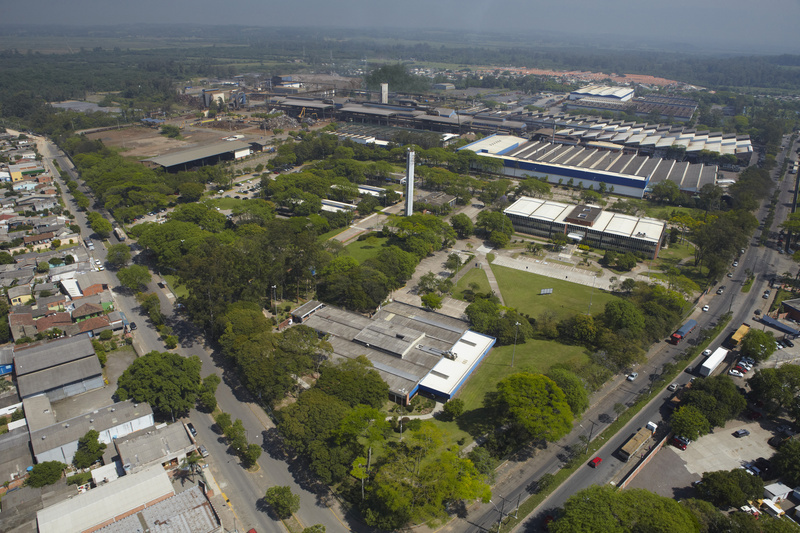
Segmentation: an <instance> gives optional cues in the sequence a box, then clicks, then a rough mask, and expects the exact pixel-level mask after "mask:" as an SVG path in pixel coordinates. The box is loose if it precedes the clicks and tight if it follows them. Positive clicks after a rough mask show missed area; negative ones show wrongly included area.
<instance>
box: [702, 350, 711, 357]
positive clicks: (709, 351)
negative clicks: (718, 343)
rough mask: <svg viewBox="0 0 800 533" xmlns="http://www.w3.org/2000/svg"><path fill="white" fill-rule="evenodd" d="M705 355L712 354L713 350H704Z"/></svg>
mask: <svg viewBox="0 0 800 533" xmlns="http://www.w3.org/2000/svg"><path fill="white" fill-rule="evenodd" d="M703 355H706V356H708V355H711V350H703Z"/></svg>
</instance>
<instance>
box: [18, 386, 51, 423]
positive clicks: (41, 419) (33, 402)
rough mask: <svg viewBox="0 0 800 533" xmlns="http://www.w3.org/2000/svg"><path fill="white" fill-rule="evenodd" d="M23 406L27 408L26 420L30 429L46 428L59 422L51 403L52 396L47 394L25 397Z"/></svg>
mask: <svg viewBox="0 0 800 533" xmlns="http://www.w3.org/2000/svg"><path fill="white" fill-rule="evenodd" d="M22 407H23V409H25V420H27V422H28V429H29V430H30V431H36V430H38V429H42V428H46V427H47V426H52V425H53V424H55V423H56V422H57V420H56V412H55V410H54V409H53V407H52V406H51V405H50V398H48V397H47V395H45V394H40V395H38V396H31V397H30V398H23V400H22Z"/></svg>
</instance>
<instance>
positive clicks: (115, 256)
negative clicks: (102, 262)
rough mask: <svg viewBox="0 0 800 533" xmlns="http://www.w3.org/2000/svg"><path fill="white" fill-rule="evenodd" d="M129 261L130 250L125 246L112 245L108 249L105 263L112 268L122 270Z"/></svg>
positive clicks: (121, 244)
mask: <svg viewBox="0 0 800 533" xmlns="http://www.w3.org/2000/svg"><path fill="white" fill-rule="evenodd" d="M130 260H131V249H130V248H129V247H128V245H127V244H124V243H119V244H112V245H111V246H109V248H108V253H107V254H106V261H107V262H108V263H109V264H110V265H111V266H113V267H116V268H122V267H124V266H125V265H127V264H128V262H129V261H130Z"/></svg>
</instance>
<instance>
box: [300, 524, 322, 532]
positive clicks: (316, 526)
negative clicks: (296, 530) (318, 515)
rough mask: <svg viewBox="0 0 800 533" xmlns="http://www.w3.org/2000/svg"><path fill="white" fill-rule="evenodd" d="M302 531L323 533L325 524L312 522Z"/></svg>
mask: <svg viewBox="0 0 800 533" xmlns="http://www.w3.org/2000/svg"><path fill="white" fill-rule="evenodd" d="M303 533H325V526H323V525H322V524H314V525H313V526H309V527H307V528H305V529H304V530H303Z"/></svg>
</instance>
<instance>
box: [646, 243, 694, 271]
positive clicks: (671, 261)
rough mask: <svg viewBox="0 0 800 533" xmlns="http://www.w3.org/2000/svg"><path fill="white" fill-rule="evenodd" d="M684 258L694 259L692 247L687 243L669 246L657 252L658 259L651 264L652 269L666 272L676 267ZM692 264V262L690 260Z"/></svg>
mask: <svg viewBox="0 0 800 533" xmlns="http://www.w3.org/2000/svg"><path fill="white" fill-rule="evenodd" d="M686 258H694V246H692V245H691V244H689V243H688V242H683V243H677V242H676V243H675V244H670V245H669V247H668V248H662V249H661V250H660V251H659V252H658V259H656V260H655V261H654V262H653V268H659V269H662V270H666V269H667V268H669V267H672V266H676V265H677V264H678V263H679V262H680V261H682V260H683V259H686ZM692 262H694V261H693V260H692Z"/></svg>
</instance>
